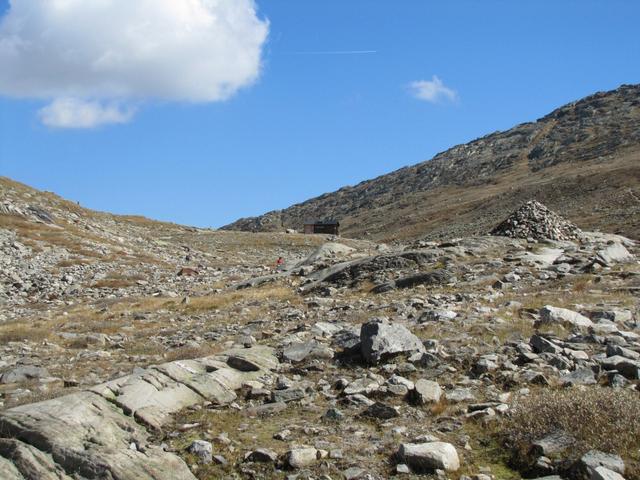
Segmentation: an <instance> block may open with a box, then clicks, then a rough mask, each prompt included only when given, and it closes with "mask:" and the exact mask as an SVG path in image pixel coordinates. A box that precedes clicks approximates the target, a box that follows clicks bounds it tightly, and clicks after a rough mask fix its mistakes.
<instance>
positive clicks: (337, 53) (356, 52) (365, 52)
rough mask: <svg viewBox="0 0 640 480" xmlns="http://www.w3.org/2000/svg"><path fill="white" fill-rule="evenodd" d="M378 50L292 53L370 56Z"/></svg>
mask: <svg viewBox="0 0 640 480" xmlns="http://www.w3.org/2000/svg"><path fill="white" fill-rule="evenodd" d="M373 53H378V51H377V50H324V51H323V50H320V51H311V52H290V54H291V55H369V54H373Z"/></svg>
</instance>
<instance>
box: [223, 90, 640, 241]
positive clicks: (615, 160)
mask: <svg viewBox="0 0 640 480" xmlns="http://www.w3.org/2000/svg"><path fill="white" fill-rule="evenodd" d="M639 160H640V85H623V86H621V87H620V88H618V89H616V90H613V91H610V92H605V93H597V94H595V95H592V96H590V97H587V98H585V99H583V100H580V101H577V102H574V103H571V104H568V105H566V106H563V107H561V108H559V109H557V110H555V111H554V112H552V113H550V114H549V115H547V116H545V117H543V118H541V119H539V120H538V121H536V122H533V123H524V124H521V125H518V126H516V127H514V128H512V129H511V130H509V131H506V132H498V133H493V134H491V135H488V136H486V137H483V138H480V139H478V140H474V141H472V142H470V143H468V144H465V145H459V146H456V147H454V148H452V149H450V150H447V151H446V152H443V153H440V154H438V155H436V156H435V157H434V158H433V159H432V160H429V161H426V162H423V163H420V164H418V165H414V166H411V167H406V168H402V169H400V170H397V171H395V172H393V173H390V174H388V175H383V176H381V177H378V178H375V179H373V180H368V181H365V182H362V183H360V184H358V185H356V186H350V187H345V188H342V189H340V190H338V191H337V192H333V193H327V194H325V195H322V196H320V197H317V198H314V199H311V200H308V201H306V202H304V203H301V204H298V205H294V206H292V207H290V208H287V209H285V210H281V211H274V212H269V213H267V214H265V215H262V216H260V217H255V218H247V219H241V220H238V221H237V222H235V223H233V224H231V225H227V226H226V227H223V229H226V230H244V231H283V230H284V229H300V228H301V227H302V224H303V222H304V220H305V219H307V218H338V219H339V220H340V221H341V223H342V232H343V235H345V236H348V237H370V238H374V239H381V240H390V239H403V238H405V239H406V238H421V237H427V238H439V237H447V236H450V235H455V236H462V235H468V234H478V233H486V232H488V231H489V230H491V228H493V227H494V226H495V220H496V219H500V218H504V217H505V216H506V215H507V214H508V213H509V212H510V211H511V210H513V209H514V208H515V207H517V206H518V205H519V204H521V203H523V202H524V201H527V200H530V199H536V200H539V201H541V202H543V203H544V204H546V205H548V206H549V207H550V208H552V209H554V210H556V211H558V212H559V213H561V214H563V215H564V216H566V217H568V218H569V219H570V220H572V221H574V222H575V223H576V224H577V225H578V226H579V227H581V228H587V229H601V230H603V231H610V232H614V231H615V232H619V233H622V234H625V235H627V236H630V237H634V238H639V237H640V181H639V180H640V162H639Z"/></svg>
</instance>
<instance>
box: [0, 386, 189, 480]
mask: <svg viewBox="0 0 640 480" xmlns="http://www.w3.org/2000/svg"><path fill="white" fill-rule="evenodd" d="M0 431H2V434H3V436H5V437H8V438H28V439H29V444H30V445H32V446H33V447H35V448H37V449H38V450H40V451H41V452H48V454H49V455H51V458H52V459H53V461H54V462H55V463H56V464H57V465H59V466H60V467H61V468H62V469H63V470H64V471H73V472H78V473H80V474H81V475H82V476H83V477H86V478H100V476H102V477H105V478H106V476H107V475H110V476H111V477H112V478H118V479H123V480H157V479H158V478H159V477H158V476H157V475H156V474H155V473H153V472H172V473H171V475H172V476H171V478H172V479H175V480H194V479H195V477H194V476H193V475H192V474H191V472H190V471H189V468H188V467H187V465H186V464H185V463H184V462H183V461H182V460H181V459H180V458H179V457H177V456H176V455H174V454H172V453H169V452H165V451H164V450H163V449H162V448H159V447H154V446H151V445H148V444H149V436H148V435H149V434H148V433H147V432H146V430H145V429H144V428H142V427H140V426H139V425H138V424H136V422H135V421H134V419H133V418H131V417H127V416H124V415H122V413H121V411H120V410H119V409H117V408H115V407H114V406H113V404H112V403H110V402H108V401H107V400H105V399H103V398H102V397H100V396H98V395H96V394H95V393H90V392H80V393H75V394H72V395H67V396H66V397H60V398H55V399H53V400H47V401H46V402H41V403H37V404H32V405H24V406H21V407H16V408H13V409H10V410H7V411H4V412H2V413H0ZM132 441H133V442H135V444H136V445H146V447H145V449H144V452H141V451H139V450H138V449H136V450H131V449H130V448H129V446H130V444H131V442H132ZM25 461H29V460H28V459H25ZM34 461H35V460H34ZM29 462H30V461H29ZM30 463H31V462H30Z"/></svg>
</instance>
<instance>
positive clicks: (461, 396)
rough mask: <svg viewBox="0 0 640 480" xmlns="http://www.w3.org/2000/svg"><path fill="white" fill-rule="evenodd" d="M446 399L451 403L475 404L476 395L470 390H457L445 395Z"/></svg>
mask: <svg viewBox="0 0 640 480" xmlns="http://www.w3.org/2000/svg"><path fill="white" fill-rule="evenodd" d="M445 398H446V399H447V401H448V402H451V403H460V402H473V401H474V400H475V399H476V396H475V394H474V393H473V392H472V391H471V389H470V388H456V389H454V390H451V391H450V392H446V393H445Z"/></svg>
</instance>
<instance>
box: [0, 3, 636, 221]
mask: <svg viewBox="0 0 640 480" xmlns="http://www.w3.org/2000/svg"><path fill="white" fill-rule="evenodd" d="M17 1H18V0H16V2H17ZM22 1H25V2H27V0H22ZM43 1H44V0H28V3H31V4H33V5H35V7H34V8H38V5H42V2H43ZM51 1H53V0H51ZM138 1H141V2H142V1H143V0H129V2H130V3H129V4H130V5H131V4H134V3H136V2H138ZM172 1H174V0H172ZM125 4H126V3H125ZM14 5H15V2H14ZM257 8H258V10H257V11H258V17H259V20H260V22H262V24H263V25H266V23H265V20H268V37H267V39H266V41H264V42H263V43H260V42H261V39H260V38H259V35H257V36H256V45H258V44H259V45H260V54H261V59H262V60H261V68H260V74H259V78H257V79H253V80H250V81H249V80H246V78H249V74H246V72H244V71H243V72H241V73H238V76H239V77H237V78H240V77H241V76H242V75H245V76H244V77H242V81H243V82H245V84H244V85H243V86H240V87H238V88H237V90H234V93H233V95H230V96H229V98H226V99H222V100H220V99H215V98H214V97H215V95H216V93H215V92H211V91H209V92H207V95H209V96H208V97H207V98H208V99H210V100H207V99H205V100H203V98H204V96H205V94H204V93H203V94H202V95H201V97H202V98H200V97H198V98H197V99H194V98H189V99H186V100H185V99H183V97H184V96H185V95H186V93H185V91H184V90H180V91H179V92H178V91H177V90H176V89H175V88H174V89H173V90H171V88H173V87H167V88H169V90H166V91H165V90H161V88H160V87H157V85H156V83H157V84H159V83H161V82H160V81H158V82H155V83H154V82H151V81H149V82H147V83H140V85H141V86H139V85H138V77H139V76H140V75H141V74H140V73H139V72H135V71H134V73H132V74H131V75H132V76H130V77H127V79H128V80H126V81H131V82H134V83H136V86H135V88H136V89H138V90H135V91H134V93H131V94H130V95H131V98H133V99H128V100H120V99H116V100H113V92H111V91H109V92H108V94H107V93H105V95H107V96H108V97H109V100H108V101H109V102H116V104H117V105H118V106H117V107H114V108H120V109H121V110H122V111H116V113H115V114H114V115H116V117H117V119H118V121H115V122H114V123H112V124H105V125H101V126H97V127H94V128H61V127H60V126H59V125H58V126H55V125H54V126H52V125H47V124H45V123H47V122H46V121H44V120H43V118H44V117H43V116H42V114H41V113H39V112H42V111H43V110H42V109H43V108H49V107H46V105H47V104H49V103H50V102H51V101H52V99H54V97H55V98H57V96H58V95H60V94H59V92H66V90H65V85H64V82H70V83H73V85H74V87H73V88H75V89H76V90H70V91H74V92H77V91H78V90H77V89H78V88H80V87H78V85H81V84H82V82H85V81H86V80H85V79H84V78H83V79H80V80H77V81H76V79H75V78H73V77H72V76H73V72H69V75H66V74H65V75H62V76H61V78H62V80H59V81H58V83H56V84H55V85H52V86H48V87H46V88H49V90H47V91H46V92H45V91H44V90H45V87H42V86H36V87H33V89H31V90H29V91H28V92H27V91H26V90H19V89H20V88H22V87H23V85H24V84H25V76H26V75H44V74H46V73H47V72H46V71H45V73H44V74H43V73H42V72H43V71H44V70H37V69H35V68H33V69H31V68H28V67H30V65H27V66H25V63H28V61H31V60H25V62H23V64H20V67H16V66H12V68H15V69H17V68H20V69H21V72H22V73H21V75H23V77H20V78H18V77H17V75H16V76H14V78H13V79H12V78H9V77H10V75H5V77H7V78H9V80H7V79H6V78H5V83H4V91H3V92H2V93H3V95H1V96H0V175H4V176H9V177H11V178H13V179H16V180H19V181H22V182H24V183H27V184H29V185H32V186H34V187H36V188H40V189H43V190H50V191H54V192H56V193H58V194H59V195H62V196H63V197H66V198H68V199H71V200H74V201H80V203H81V204H82V205H83V206H86V207H90V208H94V209H98V210H105V211H111V212H115V213H136V214H143V215H146V216H148V217H152V218H156V219H161V220H169V221H174V222H177V223H183V224H190V225H198V226H205V227H206V226H221V225H223V224H225V223H229V222H231V221H233V220H235V219H237V218H239V217H244V216H252V215H258V214H261V213H264V212H266V211H269V210H273V209H279V208H285V207H287V206H289V205H291V204H293V203H297V202H300V201H303V200H306V199H308V198H311V197H313V196H317V195H319V194H322V193H324V192H329V191H333V190H336V189H338V188H340V187H342V186H345V185H352V184H355V183H358V182H360V181H362V180H365V179H368V178H372V177H375V176H378V175H382V174H384V173H388V172H390V171H392V170H395V169H397V168H400V167H403V166H406V165H411V164H414V163H417V162H420V161H423V160H427V159H429V158H431V157H432V156H433V155H435V154H436V153H438V152H440V151H442V150H446V149H447V148H449V147H452V146H454V145H456V144H459V143H465V142H467V141H470V140H473V139H474V138H477V137H479V136H482V135H485V134H488V133H491V132H493V131H496V130H505V129H508V128H510V127H512V126H514V125H515V124H517V123H521V122H524V121H531V120H535V119H537V118H539V117H540V116H543V115H545V114H546V113H548V112H549V111H551V110H552V109H554V108H556V107H558V106H560V105H562V104H564V103H567V102H569V101H572V100H576V99H579V98H581V97H583V96H586V95H589V94H591V93H594V92H596V91H601V90H610V89H614V88H616V87H618V86H619V85H620V84H623V83H640V35H638V23H639V22H640V2H637V1H634V0H627V1H620V0H607V1H606V2H604V1H593V0H573V1H570V0H567V1H558V0H536V1H535V2H533V1H530V2H522V1H519V2H514V1H492V0H483V1H478V0H473V1H447V2H444V1H441V2H432V1H425V0H403V1H397V0H396V1H383V0H375V1H372V0H348V1H346V0H323V1H321V2H320V1H298V0H296V1H294V0H290V1H284V0H271V1H260V0H258V1H257ZM0 12H2V13H3V14H4V15H7V12H8V3H7V1H6V0H0ZM125 13H127V12H125ZM43 18H44V16H43ZM116 21H117V20H116ZM116 21H114V23H116ZM34 25H36V27H34V31H36V33H37V29H38V28H40V27H39V26H38V25H42V24H41V23H37V22H35V21H34ZM103 27H104V26H101V28H100V29H99V30H100V31H101V32H104V28H103ZM60 28H64V27H60ZM105 28H106V27H105ZM251 28H253V31H254V32H257V33H259V26H256V25H253V26H252V27H251ZM97 30H98V29H96V31H97ZM62 33H64V32H62ZM84 34H86V32H85V33H84ZM215 34H216V32H213V35H215ZM82 35H83V32H79V33H78V32H76V36H75V37H74V41H78V42H79V43H81V44H84V42H85V39H83V38H82ZM105 35H107V36H106V37H105V38H107V39H109V38H111V37H109V36H108V34H105ZM91 41H92V40H91V39H90V38H88V39H86V42H87V44H89V43H91ZM240 43H242V42H240ZM247 48H249V47H247ZM348 51H352V52H355V51H367V52H371V51H374V52H375V53H350V54H349V53H340V54H338V53H337V52H348ZM319 52H324V53H319ZM329 52H335V53H329ZM90 53H91V52H90ZM191 53H193V52H190V53H189V54H191ZM56 54H57V52H55V51H54V52H53V54H50V55H54V56H55V55H56ZM206 54H207V53H206V52H205V55H206ZM247 55H248V54H247ZM23 60H24V59H23ZM161 60H163V59H161ZM16 61H17V60H16ZM228 61H229V60H228V59H226V60H224V61H222V60H221V64H222V65H223V66H222V67H220V66H219V65H220V64H216V63H211V69H212V70H211V71H209V73H208V74H211V75H213V76H215V72H213V70H215V69H216V68H223V69H224V68H227V67H226V65H227V64H228ZM196 63H197V62H196ZM11 65H18V64H11ZM170 66H171V65H168V67H170ZM31 67H33V65H31ZM163 67H164V66H163ZM0 68H3V66H2V57H0ZM4 68H7V67H6V65H5V67H4ZM47 68H54V66H51V67H47ZM229 68H231V67H229ZM238 68H240V67H238ZM5 71H6V70H5ZM194 71H196V70H194ZM34 72H35V73H34ZM162 72H163V75H168V76H171V75H175V76H176V77H180V76H184V75H186V74H185V71H184V70H181V69H180V68H176V69H175V70H174V69H171V68H167V69H163V70H162ZM434 75H435V76H436V77H437V79H439V80H440V81H441V82H442V88H448V89H449V90H448V92H449V94H447V93H446V91H445V92H444V93H442V90H439V92H440V93H441V95H439V96H437V97H436V98H435V99H433V98H432V99H431V100H435V101H430V100H429V98H426V99H425V98H419V96H418V95H417V94H418V90H417V87H416V86H414V88H412V87H411V85H412V83H413V82H419V81H425V82H428V85H433V84H432V83H431V82H433V81H434ZM16 78H18V80H16ZM131 78H133V80H131ZM234 78H235V77H234ZM437 79H436V81H437ZM178 80H180V78H174V79H168V81H167V82H168V83H167V85H174V84H175V83H176V82H177V81H178ZM11 81H13V82H14V83H13V84H10V82H11ZM44 81H48V80H46V79H45V80H43V82H44ZM92 81H95V80H92ZM124 81H125V80H123V82H124ZM234 81H235V80H234ZM171 82H173V83H171ZM238 82H239V83H240V80H238ZM18 84H19V85H18ZM38 85H40V84H38ZM156 87H157V88H156ZM2 88H3V87H2V74H1V73H0V90H2ZM101 88H102V87H101ZM38 89H40V90H38ZM145 89H148V90H149V91H151V90H153V92H152V93H150V94H149V95H148V97H145V95H144V92H145V91H147V90H145ZM54 90H55V92H54ZM133 90H134V87H132V91H133ZM52 92H53V93H52ZM96 92H98V90H95V89H94V90H92V91H91V93H90V95H91V96H92V97H91V98H92V99H93V98H97V97H100V95H102V93H96ZM158 92H161V93H158ZM167 92H168V93H167ZM436 93H437V92H436ZM189 94H190V93H189ZM425 95H426V97H429V92H428V91H427V93H426V94H425ZM98 100H100V101H101V99H100V98H98ZM122 103H124V106H122ZM53 105H54V106H55V102H54V103H53ZM114 105H115V104H114ZM128 109H130V110H128ZM129 111H131V112H134V111H135V113H131V115H129ZM118 115H121V116H122V118H121V116H118ZM124 117H126V118H124ZM58 120H59V118H58ZM43 122H44V123H43Z"/></svg>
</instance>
